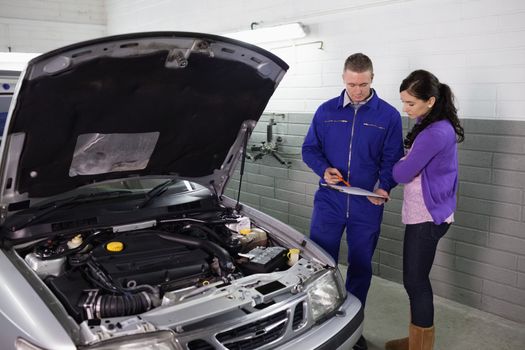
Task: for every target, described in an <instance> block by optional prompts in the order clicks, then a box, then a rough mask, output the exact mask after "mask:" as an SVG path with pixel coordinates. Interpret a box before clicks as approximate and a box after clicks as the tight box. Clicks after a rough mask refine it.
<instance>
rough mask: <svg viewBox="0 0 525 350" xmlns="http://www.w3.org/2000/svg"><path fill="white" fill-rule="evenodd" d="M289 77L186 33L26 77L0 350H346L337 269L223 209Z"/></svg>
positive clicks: (355, 312)
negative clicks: (258, 127) (252, 139)
mask: <svg viewBox="0 0 525 350" xmlns="http://www.w3.org/2000/svg"><path fill="white" fill-rule="evenodd" d="M287 69H288V66H287V65H286V63H284V62H283V61H282V60H281V59H279V58H278V57H276V56H274V55H273V54H271V53H269V52H267V51H265V50H263V49H261V48H258V47H255V46H252V45H248V44H245V43H242V42H238V41H235V40H232V39H226V38H222V37H219V36H215V35H208V34H196V33H182V32H156V33H139V34H132V35H120V36H113V37H108V38H101V39H97V40H92V41H87V42H83V43H79V44H75V45H71V46H68V47H65V48H62V49H58V50H55V51H52V52H49V53H46V54H44V55H41V56H39V57H37V58H35V59H33V60H32V61H30V62H29V64H28V66H27V69H26V70H25V71H24V72H22V74H21V76H20V80H19V82H18V85H17V88H16V91H15V93H14V96H13V102H12V104H11V108H10V111H9V115H8V117H7V123H6V127H5V131H4V135H3V139H2V145H1V149H0V153H1V157H2V158H1V159H2V160H1V168H0V176H1V178H0V181H1V189H0V210H1V229H0V244H1V251H0V266H1V267H2V268H1V270H0V295H1V296H2V297H1V298H0V344H1V348H2V349H52V350H58V349H93V350H94V349H128V350H129V349H177V350H182V349H185V350H208V349H237V350H246V349H283V350H284V349H290V350H291V349H304V350H310V349H326V350H333V349H337V348H341V349H349V348H351V347H352V346H353V345H354V344H355V342H356V341H357V339H358V338H359V336H360V335H361V332H362V327H363V310H362V307H361V304H360V302H359V301H358V300H357V299H356V298H355V297H354V296H353V295H351V294H348V293H347V292H346V290H345V287H344V283H343V280H342V277H341V275H340V273H339V271H338V269H337V265H336V263H335V262H334V261H333V260H332V259H331V258H330V256H329V255H328V254H327V253H326V252H324V251H323V250H322V249H320V248H319V247H318V246H317V245H316V244H315V243H313V242H312V241H310V240H309V239H308V238H307V237H305V236H304V235H302V234H301V233H299V232H297V231H296V230H294V229H292V228H291V227H289V226H288V225H286V224H284V223H282V222H280V221H278V220H276V219H274V218H272V217H270V216H268V215H266V214H264V213H262V212H260V211H258V210H255V209H253V208H250V207H248V206H246V205H243V204H241V203H239V202H238V201H237V200H235V199H232V198H228V197H226V196H224V195H223V191H224V188H225V186H226V184H227V182H228V179H229V178H230V177H231V176H232V174H233V172H234V169H235V167H236V166H237V165H238V166H239V168H240V169H241V170H240V172H241V176H242V173H243V168H244V161H245V157H244V156H245V153H246V152H245V150H246V146H247V140H248V137H249V135H250V134H251V132H252V130H253V128H254V127H255V124H256V123H257V120H258V119H259V117H260V116H261V114H262V112H263V110H264V109H265V106H266V104H267V102H268V100H269V99H270V97H271V96H272V94H273V92H274V90H275V89H276V88H277V85H278V83H279V82H280V80H281V79H282V77H283V75H284V74H285V72H286V70H287Z"/></svg>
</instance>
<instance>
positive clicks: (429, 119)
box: [399, 69, 465, 148]
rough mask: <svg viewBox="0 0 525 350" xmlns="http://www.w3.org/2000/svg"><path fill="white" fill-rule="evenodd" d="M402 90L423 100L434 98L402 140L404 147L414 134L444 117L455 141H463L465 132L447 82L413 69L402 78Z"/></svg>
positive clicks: (412, 140) (407, 146)
mask: <svg viewBox="0 0 525 350" xmlns="http://www.w3.org/2000/svg"><path fill="white" fill-rule="evenodd" d="M402 91H406V92H408V93H409V94H410V95H412V96H414V97H415V98H418V99H420V100H423V101H427V100H428V99H430V98H431V97H434V98H435V99H436V102H435V103H434V106H433V107H432V109H431V110H430V112H429V113H428V114H427V115H426V116H425V118H423V119H422V120H421V122H420V123H418V124H416V125H414V127H413V128H412V130H410V131H409V132H408V134H407V136H406V138H405V141H404V144H405V148H410V147H411V146H412V144H413V143H414V140H415V139H416V136H417V135H418V134H419V133H420V132H421V131H423V130H424V129H425V128H426V127H427V126H429V125H430V124H432V123H433V122H436V121H438V120H444V119H447V120H448V121H449V122H450V124H452V126H453V127H454V131H455V132H456V136H457V142H463V140H464V139H465V132H464V130H463V127H462V126H461V124H460V122H459V118H458V113H457V109H456V107H455V106H454V94H453V93H452V90H450V87H449V86H448V85H447V84H442V83H440V82H439V80H438V78H436V76H435V75H434V74H432V73H430V72H427V71H426V70H421V69H420V70H415V71H413V72H412V73H410V74H409V75H408V77H406V78H405V79H404V80H403V82H402V83H401V86H400V87H399V92H402Z"/></svg>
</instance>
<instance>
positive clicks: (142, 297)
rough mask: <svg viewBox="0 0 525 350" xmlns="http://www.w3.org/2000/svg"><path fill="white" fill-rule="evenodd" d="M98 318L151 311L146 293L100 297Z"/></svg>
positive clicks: (98, 298) (97, 306)
mask: <svg viewBox="0 0 525 350" xmlns="http://www.w3.org/2000/svg"><path fill="white" fill-rule="evenodd" d="M95 304H96V307H95V310H97V311H96V314H97V318H106V317H119V316H128V315H136V314H140V313H142V312H145V311H148V310H149V309H151V306H152V302H151V299H150V298H149V296H148V294H147V293H146V292H140V293H137V294H127V295H100V296H98V297H97V300H96V302H95Z"/></svg>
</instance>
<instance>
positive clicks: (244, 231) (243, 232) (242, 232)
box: [239, 228, 252, 235]
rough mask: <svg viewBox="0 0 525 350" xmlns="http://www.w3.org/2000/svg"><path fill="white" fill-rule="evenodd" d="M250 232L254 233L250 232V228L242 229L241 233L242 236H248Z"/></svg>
mask: <svg viewBox="0 0 525 350" xmlns="http://www.w3.org/2000/svg"><path fill="white" fill-rule="evenodd" d="M250 232H252V230H250V229H249V228H242V229H240V230H239V233H240V234H241V235H247V234H248V233H250Z"/></svg>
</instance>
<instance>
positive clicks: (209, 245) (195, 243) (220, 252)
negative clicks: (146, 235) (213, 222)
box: [158, 233, 235, 274]
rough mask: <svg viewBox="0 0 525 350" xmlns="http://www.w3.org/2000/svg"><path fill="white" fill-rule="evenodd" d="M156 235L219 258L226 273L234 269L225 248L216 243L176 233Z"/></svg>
mask: <svg viewBox="0 0 525 350" xmlns="http://www.w3.org/2000/svg"><path fill="white" fill-rule="evenodd" d="M158 236H159V237H161V238H164V239H167V240H168V241H173V242H177V243H180V244H183V245H185V246H188V247H196V248H201V249H204V250H205V251H206V252H208V253H209V254H212V255H213V256H216V257H217V258H218V259H219V264H220V266H221V268H222V269H223V270H224V272H226V273H227V274H229V273H231V272H232V271H233V270H234V269H235V265H234V264H233V261H232V259H231V257H230V254H229V253H228V252H227V251H226V249H224V248H222V247H221V246H219V245H218V244H215V243H213V242H211V241H205V240H203V239H198V238H194V237H190V236H186V235H181V234H177V233H170V234H158Z"/></svg>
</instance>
